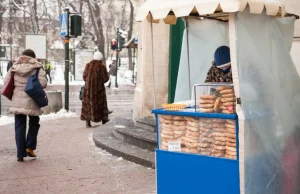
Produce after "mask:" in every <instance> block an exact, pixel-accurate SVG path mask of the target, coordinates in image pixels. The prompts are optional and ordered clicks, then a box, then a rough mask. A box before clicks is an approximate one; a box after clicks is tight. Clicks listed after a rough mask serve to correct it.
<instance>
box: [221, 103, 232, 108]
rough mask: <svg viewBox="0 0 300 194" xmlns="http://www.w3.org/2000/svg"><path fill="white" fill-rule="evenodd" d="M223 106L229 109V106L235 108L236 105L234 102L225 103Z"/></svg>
mask: <svg viewBox="0 0 300 194" xmlns="http://www.w3.org/2000/svg"><path fill="white" fill-rule="evenodd" d="M223 106H225V107H227V108H228V106H235V103H234V102H224V103H223Z"/></svg>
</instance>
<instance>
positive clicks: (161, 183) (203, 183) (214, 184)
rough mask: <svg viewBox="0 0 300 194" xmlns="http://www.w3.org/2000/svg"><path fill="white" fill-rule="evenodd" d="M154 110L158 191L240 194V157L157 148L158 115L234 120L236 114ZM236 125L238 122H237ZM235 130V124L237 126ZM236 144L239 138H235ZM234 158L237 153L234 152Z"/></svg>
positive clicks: (188, 110) (165, 192)
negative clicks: (221, 156) (223, 156)
mask: <svg viewBox="0 0 300 194" xmlns="http://www.w3.org/2000/svg"><path fill="white" fill-rule="evenodd" d="M194 111H195V109H185V110H182V111H166V110H164V109H156V110H153V111H152V113H153V114H155V116H156V132H157V144H158V145H157V148H158V149H157V150H156V175H157V177H156V179H157V193H158V194H198V193H199V194H239V193H240V187H239V161H238V159H237V160H233V159H226V158H217V157H212V156H205V155H200V154H190V153H182V152H170V151H166V150H160V149H159V142H160V140H159V128H158V126H159V115H173V116H188V117H198V118H216V119H230V120H235V121H236V124H238V119H237V115H236V114H217V113H200V112H194ZM236 126H238V125H236ZM236 133H237V134H238V127H237V129H236ZM237 148H238V139H237ZM237 152H238V150H237ZM237 158H239V157H238V155H237Z"/></svg>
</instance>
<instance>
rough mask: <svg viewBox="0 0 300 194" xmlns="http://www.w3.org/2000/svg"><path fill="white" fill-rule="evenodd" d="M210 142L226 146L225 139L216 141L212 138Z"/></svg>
mask: <svg viewBox="0 0 300 194" xmlns="http://www.w3.org/2000/svg"><path fill="white" fill-rule="evenodd" d="M211 143H212V144H214V145H219V146H226V142H225V141H216V140H213V141H212V142H211Z"/></svg>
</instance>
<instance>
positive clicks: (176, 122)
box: [173, 121, 186, 126]
mask: <svg viewBox="0 0 300 194" xmlns="http://www.w3.org/2000/svg"><path fill="white" fill-rule="evenodd" d="M173 124H174V125H177V126H185V125H186V122H185V121H174V122H173Z"/></svg>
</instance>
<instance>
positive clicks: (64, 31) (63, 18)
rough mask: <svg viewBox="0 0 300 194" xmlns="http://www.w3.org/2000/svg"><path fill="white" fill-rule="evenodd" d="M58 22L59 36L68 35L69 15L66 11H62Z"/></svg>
mask: <svg viewBox="0 0 300 194" xmlns="http://www.w3.org/2000/svg"><path fill="white" fill-rule="evenodd" d="M59 23H60V36H62V37H66V36H68V35H69V16H68V14H67V13H63V14H61V15H60V17H59Z"/></svg>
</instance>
